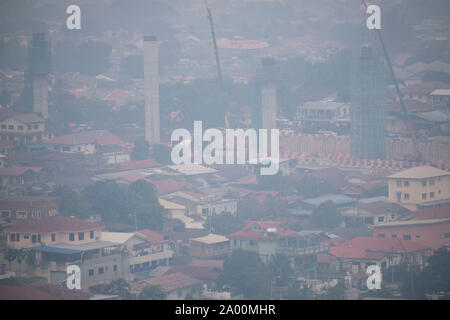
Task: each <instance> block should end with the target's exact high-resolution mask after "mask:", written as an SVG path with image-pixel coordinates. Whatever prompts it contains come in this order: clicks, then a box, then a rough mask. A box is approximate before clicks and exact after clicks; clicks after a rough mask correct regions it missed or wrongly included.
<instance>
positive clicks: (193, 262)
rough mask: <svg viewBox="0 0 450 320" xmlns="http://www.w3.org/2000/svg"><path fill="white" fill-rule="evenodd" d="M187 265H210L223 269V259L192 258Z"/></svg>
mask: <svg viewBox="0 0 450 320" xmlns="http://www.w3.org/2000/svg"><path fill="white" fill-rule="evenodd" d="M189 265H190V266H196V267H212V268H217V269H223V260H213V259H192V260H191V262H189Z"/></svg>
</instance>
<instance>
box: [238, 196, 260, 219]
mask: <svg viewBox="0 0 450 320" xmlns="http://www.w3.org/2000/svg"><path fill="white" fill-rule="evenodd" d="M258 207H259V204H258V200H256V199H255V198H245V199H242V200H240V201H239V206H238V217H240V218H241V219H243V220H254V219H258V215H259V210H258Z"/></svg>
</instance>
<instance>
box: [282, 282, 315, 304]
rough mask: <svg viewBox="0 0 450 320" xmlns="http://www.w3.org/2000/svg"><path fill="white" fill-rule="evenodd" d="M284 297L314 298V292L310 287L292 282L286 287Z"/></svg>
mask: <svg viewBox="0 0 450 320" xmlns="http://www.w3.org/2000/svg"><path fill="white" fill-rule="evenodd" d="M286 298H287V299H288V300H311V299H313V298H314V294H313V291H312V289H311V288H308V287H307V286H300V284H299V283H298V282H293V283H292V284H291V285H290V286H289V288H288V291H287V294H286Z"/></svg>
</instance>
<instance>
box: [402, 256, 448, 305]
mask: <svg viewBox="0 0 450 320" xmlns="http://www.w3.org/2000/svg"><path fill="white" fill-rule="evenodd" d="M449 265H450V251H448V250H446V249H442V248H441V249H439V250H437V251H436V252H435V253H434V255H433V256H431V257H430V258H429V259H428V261H427V265H426V267H425V268H424V269H422V270H421V271H417V269H416V270H414V269H413V268H410V269H409V270H407V271H406V272H405V273H404V274H403V276H402V280H401V283H402V291H403V294H404V296H405V297H407V298H409V299H425V297H426V294H434V293H441V292H444V293H446V294H449V293H450V275H449V272H448V266H449Z"/></svg>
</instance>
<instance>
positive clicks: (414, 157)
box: [361, 0, 421, 161]
mask: <svg viewBox="0 0 450 320" xmlns="http://www.w3.org/2000/svg"><path fill="white" fill-rule="evenodd" d="M361 1H362V4H363V6H364V8H365V9H366V11H367V7H368V5H367V3H366V1H365V0H361ZM375 31H376V33H377V35H378V39H379V40H380V43H381V47H382V49H383V53H384V56H385V58H386V62H387V64H388V66H389V70H390V72H391V76H392V79H393V81H394V86H395V91H396V92H397V95H398V100H399V102H400V105H401V107H402V111H403V115H404V120H405V123H406V126H407V128H408V131H409V134H410V136H411V140H412V142H413V147H414V154H413V155H412V157H411V155H406V156H407V157H408V158H410V159H407V160H413V161H420V160H421V155H420V152H419V148H418V145H417V139H416V134H415V132H414V128H413V126H412V124H411V121H410V119H409V115H408V110H407V109H406V106H405V103H404V102H403V95H402V93H401V92H400V88H399V86H398V83H397V78H396V77H395V72H394V68H393V67H392V63H391V59H390V58H389V54H388V52H387V49H386V46H385V45H384V41H383V37H382V36H381V32H380V30H379V29H375Z"/></svg>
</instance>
